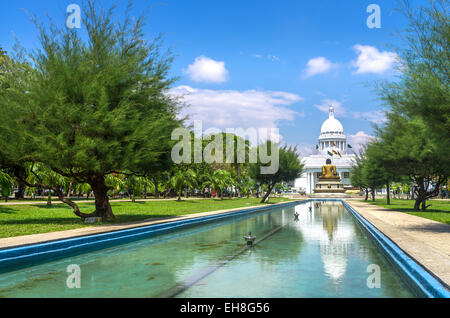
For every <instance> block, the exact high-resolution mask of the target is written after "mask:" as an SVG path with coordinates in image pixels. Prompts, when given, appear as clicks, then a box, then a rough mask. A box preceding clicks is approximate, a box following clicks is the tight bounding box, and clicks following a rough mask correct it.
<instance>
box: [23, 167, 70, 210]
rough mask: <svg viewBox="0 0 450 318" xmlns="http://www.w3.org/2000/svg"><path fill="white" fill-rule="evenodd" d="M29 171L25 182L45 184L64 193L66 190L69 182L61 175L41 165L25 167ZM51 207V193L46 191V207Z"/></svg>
mask: <svg viewBox="0 0 450 318" xmlns="http://www.w3.org/2000/svg"><path fill="white" fill-rule="evenodd" d="M27 169H28V170H29V173H28V178H27V182H28V183H31V184H34V183H37V182H41V183H45V184H48V185H51V186H54V187H57V188H63V189H64V190H65V191H67V190H68V188H69V184H70V180H69V179H68V178H66V177H63V176H62V175H60V174H58V173H56V172H54V171H53V170H51V169H50V168H49V167H47V166H46V165H44V164H42V163H39V162H38V163H34V164H32V165H31V166H29V167H27ZM51 205H52V192H51V190H48V199H47V206H49V207H50V206H51Z"/></svg>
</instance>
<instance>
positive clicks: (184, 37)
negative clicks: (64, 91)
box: [0, 0, 426, 155]
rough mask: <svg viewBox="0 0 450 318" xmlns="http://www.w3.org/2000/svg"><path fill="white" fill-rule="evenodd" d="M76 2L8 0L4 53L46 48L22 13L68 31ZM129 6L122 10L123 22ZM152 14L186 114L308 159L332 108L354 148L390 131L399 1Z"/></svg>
mask: <svg viewBox="0 0 450 318" xmlns="http://www.w3.org/2000/svg"><path fill="white" fill-rule="evenodd" d="M72 3H74V4H79V5H82V1H65V0H15V1H2V2H1V4H0V8H1V10H0V12H1V13H0V18H1V20H0V21H1V22H0V23H1V28H0V45H1V46H2V47H3V48H4V49H6V50H7V51H11V49H12V46H13V45H14V37H13V35H12V34H15V36H16V37H17V38H18V39H19V40H20V42H21V44H22V45H23V46H24V47H26V48H34V47H37V46H38V45H39V44H38V39H37V32H36V30H35V28H34V26H33V25H32V23H31V22H30V21H29V18H28V16H27V14H26V13H25V11H24V10H22V9H26V10H27V11H29V12H31V13H33V14H36V15H37V17H38V18H39V19H42V20H45V14H48V15H49V16H51V17H52V19H53V20H54V21H55V22H57V23H61V24H64V23H65V20H66V16H67V15H66V13H65V11H66V7H67V6H68V5H69V4H72ZM102 3H104V4H105V5H106V6H109V1H102ZM126 3H127V1H119V2H118V8H119V9H118V11H117V17H116V18H120V16H121V10H123V8H124V7H125V5H126ZM372 3H374V4H377V5H378V6H379V7H380V8H381V28H373V29H370V28H368V27H367V24H366V20H367V18H368V17H369V15H370V14H371V13H368V12H366V8H367V6H368V5H370V4H372ZM414 3H415V5H418V4H426V1H425V0H424V1H419V0H417V1H415V2H414ZM148 6H152V8H151V10H150V11H149V14H148V21H147V26H146V28H145V33H146V37H148V39H151V38H152V37H153V36H155V35H156V34H158V33H164V34H165V47H166V48H171V50H172V51H173V53H174V54H175V55H176V58H175V61H174V63H173V65H172V68H171V75H173V76H178V77H180V80H179V81H178V82H176V83H175V85H174V88H173V90H172V93H173V94H183V95H185V94H186V93H188V95H185V96H187V97H185V98H186V100H187V102H188V103H189V104H191V107H190V108H189V109H188V110H186V113H190V114H191V117H192V119H201V120H203V125H204V127H205V128H207V127H218V128H220V129H224V128H238V127H241V128H248V127H255V128H258V127H278V128H279V130H280V135H281V138H282V141H283V142H285V143H288V144H297V145H299V147H300V150H301V152H302V154H304V155H307V154H309V153H311V151H312V150H313V149H314V145H315V144H316V142H317V137H318V134H319V132H320V126H321V124H322V122H323V121H324V120H325V119H326V118H327V117H328V114H327V106H328V105H329V104H333V106H334V107H335V109H336V117H337V118H338V119H339V120H340V121H341V122H342V124H343V126H344V129H345V133H346V134H347V136H348V137H349V142H353V143H359V142H364V141H365V140H367V138H368V136H370V135H372V134H373V127H372V124H373V123H380V122H382V119H383V116H382V115H381V113H380V110H381V109H382V104H381V102H379V101H378V100H377V96H376V94H375V92H374V89H373V85H372V84H373V82H374V81H377V80H393V79H394V76H395V71H394V70H393V67H394V64H393V61H394V60H395V54H394V53H393V49H392V47H391V45H396V46H401V45H402V44H401V43H400V39H399V37H398V36H397V35H395V33H396V32H398V31H400V30H403V29H404V28H405V26H406V21H405V19H404V17H403V16H402V14H401V13H400V12H397V11H395V8H397V7H398V3H397V2H396V1H392V0H389V1H388V0H383V1H381V0H370V1H365V0H348V1H339V0H322V1H300V0H297V1H294V0H291V1H287V0H276V1H275V0H258V1H254V0H240V1H235V0H227V1H218V0H215V1H213V0H209V1H207V0H164V1H140V0H136V1H135V9H134V11H133V13H135V14H139V13H141V12H142V11H143V10H144V9H145V8H147V7H148ZM80 32H83V26H82V28H81V30H80Z"/></svg>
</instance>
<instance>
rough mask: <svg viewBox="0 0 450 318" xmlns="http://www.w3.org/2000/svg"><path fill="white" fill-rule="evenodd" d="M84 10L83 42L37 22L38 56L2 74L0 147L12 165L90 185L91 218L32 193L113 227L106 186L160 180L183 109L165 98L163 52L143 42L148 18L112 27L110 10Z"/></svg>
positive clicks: (72, 33)
mask: <svg viewBox="0 0 450 318" xmlns="http://www.w3.org/2000/svg"><path fill="white" fill-rule="evenodd" d="M84 7H85V10H84V14H83V15H82V17H83V25H84V26H85V28H86V32H87V35H88V36H87V40H84V37H81V35H80V34H79V33H77V30H76V29H72V30H70V29H67V28H62V29H58V28H57V27H55V26H54V25H51V26H50V29H46V28H45V27H44V26H43V25H42V24H40V23H39V22H36V25H37V27H38V29H39V31H40V42H41V46H42V49H41V50H38V51H37V52H36V53H34V54H32V55H30V58H31V60H29V61H21V62H20V63H19V62H17V63H16V64H17V67H16V68H15V69H14V71H13V72H10V73H7V74H6V75H5V77H6V83H7V84H8V88H6V89H3V90H2V91H1V94H0V107H1V108H2V109H3V110H4V113H3V116H4V118H3V120H2V121H1V123H0V148H1V149H2V156H5V157H6V158H7V159H8V161H10V162H17V163H22V162H39V163H42V164H45V165H46V166H47V167H49V168H50V169H51V170H53V171H54V172H57V173H59V174H60V175H62V176H64V177H67V178H72V179H73V180H74V181H75V182H77V183H87V184H89V185H90V187H91V189H92V191H93V193H94V196H95V211H94V212H93V213H90V214H86V213H82V212H81V211H80V209H79V207H78V205H77V204H76V203H75V202H73V201H71V200H69V199H68V198H66V197H65V195H64V193H63V192H62V191H60V189H57V188H55V187H53V186H52V185H49V184H45V183H44V182H42V181H38V182H37V183H35V184H28V186H39V187H42V188H47V189H53V190H54V191H55V192H56V194H57V195H58V197H59V199H60V200H61V201H62V202H64V203H66V204H68V205H70V206H71V207H72V208H73V211H74V213H75V214H76V215H77V216H80V217H82V218H85V217H88V216H99V217H102V218H114V217H115V216H114V214H113V212H112V209H111V205H110V204H109V199H108V195H107V193H108V190H109V187H108V186H107V184H106V180H105V179H106V177H107V176H108V175H109V174H111V173H123V174H126V175H133V174H137V175H139V174H144V173H146V172H148V171H149V170H151V169H152V167H154V168H155V169H154V170H155V171H156V170H157V169H158V167H159V162H160V161H161V160H167V158H168V156H167V154H168V153H170V149H171V141H170V134H171V131H172V130H173V129H174V128H175V127H178V126H179V125H180V121H179V120H177V119H176V115H177V109H178V105H179V104H178V102H177V101H176V100H174V99H172V98H171V97H169V96H168V94H166V91H167V89H168V88H169V87H170V85H171V84H172V83H173V80H172V79H169V78H168V77H167V71H168V68H169V66H170V63H171V61H172V58H171V57H170V56H168V55H161V54H160V53H159V46H160V37H158V38H156V39H155V40H154V41H153V42H151V43H148V42H147V41H145V39H144V35H143V23H144V17H139V18H137V19H136V22H135V23H134V24H132V23H131V20H132V19H131V17H130V11H129V10H127V12H126V18H125V20H124V21H123V22H122V23H116V22H113V21H112V20H111V17H112V16H113V14H112V13H113V8H112V9H110V10H109V11H107V12H103V11H102V13H97V12H96V9H95V7H94V4H93V2H92V1H90V0H89V1H88V2H87V4H86V5H85V6H84ZM6 105H7V106H6ZM11 140H15V141H16V142H14V143H11Z"/></svg>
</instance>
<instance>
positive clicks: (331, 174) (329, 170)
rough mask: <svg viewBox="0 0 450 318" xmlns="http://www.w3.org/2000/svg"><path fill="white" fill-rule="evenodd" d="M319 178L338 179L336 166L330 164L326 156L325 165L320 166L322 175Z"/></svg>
mask: <svg viewBox="0 0 450 318" xmlns="http://www.w3.org/2000/svg"><path fill="white" fill-rule="evenodd" d="M319 179H340V177H339V176H338V174H337V171H336V166H335V165H332V164H331V159H329V158H328V159H327V161H326V165H324V166H322V175H321V176H320V177H319Z"/></svg>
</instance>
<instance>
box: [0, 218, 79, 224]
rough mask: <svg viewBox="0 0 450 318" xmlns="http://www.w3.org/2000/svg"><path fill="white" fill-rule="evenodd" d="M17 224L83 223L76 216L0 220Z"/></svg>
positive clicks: (1, 222)
mask: <svg viewBox="0 0 450 318" xmlns="http://www.w3.org/2000/svg"><path fill="white" fill-rule="evenodd" d="M18 224H57V225H65V224H83V221H82V220H81V219H79V218H78V219H77V218H46V219H25V220H23V219H22V220H4V221H0V226H1V225H18Z"/></svg>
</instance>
